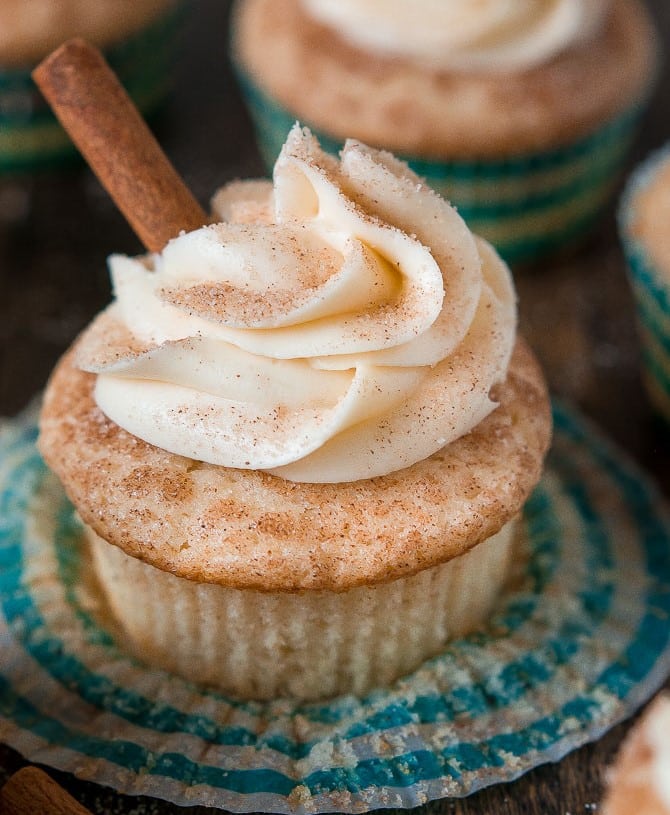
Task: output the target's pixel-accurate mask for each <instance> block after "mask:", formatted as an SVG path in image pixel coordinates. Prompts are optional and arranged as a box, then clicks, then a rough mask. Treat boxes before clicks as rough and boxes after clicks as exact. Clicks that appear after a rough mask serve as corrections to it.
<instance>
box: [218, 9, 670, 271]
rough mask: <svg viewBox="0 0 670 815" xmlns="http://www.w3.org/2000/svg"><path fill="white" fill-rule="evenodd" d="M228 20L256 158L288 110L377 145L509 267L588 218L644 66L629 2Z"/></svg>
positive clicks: (645, 86) (635, 102) (572, 232)
mask: <svg viewBox="0 0 670 815" xmlns="http://www.w3.org/2000/svg"><path fill="white" fill-rule="evenodd" d="M233 22H234V35H233V57H234V62H235V65H236V66H237V70H238V74H239V77H240V81H241V85H242V89H243V91H244V93H245V96H246V99H247V101H248V104H249V107H250V111H251V113H252V116H253V118H254V119H255V122H256V125H257V134H258V141H259V145H260V148H261V151H262V152H263V154H264V156H265V157H266V159H267V161H268V162H271V161H272V160H274V156H275V155H276V154H277V151H278V149H279V147H280V145H281V142H282V140H283V137H284V133H285V132H286V130H287V128H288V127H290V125H291V124H292V122H293V121H294V120H295V119H296V118H297V119H300V120H301V121H303V122H305V123H307V124H309V125H310V126H311V127H312V129H313V130H314V131H315V132H317V133H318V134H319V135H320V138H321V140H322V142H323V143H324V144H326V145H328V146H329V147H330V148H334V147H335V146H337V145H339V144H341V141H342V139H343V138H344V137H345V136H352V135H353V136H355V137H357V138H360V139H361V140H363V141H365V142H367V143H370V144H374V145H376V146H379V147H383V148H386V149H388V150H391V151H393V152H395V153H396V154H397V155H399V156H402V157H403V158H404V159H406V160H407V161H409V163H410V165H411V166H412V167H413V169H414V170H415V171H416V172H417V173H418V174H419V175H420V176H422V177H424V178H426V179H427V181H428V183H429V184H430V185H431V186H433V187H434V188H435V189H437V190H438V191H439V192H440V193H441V194H442V195H443V196H444V197H446V198H447V199H448V200H450V201H452V202H453V203H454V204H455V205H456V206H458V209H459V212H460V213H461V215H462V216H463V217H464V218H465V220H466V222H467V223H468V224H469V225H470V227H471V228H472V229H473V231H475V232H476V233H478V234H481V235H483V236H484V237H486V238H488V239H489V240H490V241H491V242H493V243H494V244H495V245H496V247H497V248H498V250H499V251H500V252H501V253H502V255H503V256H504V257H505V258H506V259H507V260H508V261H511V262H523V261H531V260H533V259H537V258H538V257H542V256H546V255H547V254H548V253H550V252H552V251H555V250H557V249H561V250H563V249H565V248H566V246H570V245H572V244H573V243H575V241H576V240H577V239H578V237H580V236H581V235H583V234H584V233H585V232H586V230H587V229H588V227H589V226H590V225H591V224H592V223H593V221H594V219H595V218H596V217H597V214H598V213H599V212H600V210H601V208H602V206H603V204H604V202H605V201H606V200H607V198H608V195H609V193H610V192H611V190H612V185H613V183H614V182H615V181H616V177H617V173H618V171H619V169H620V166H621V163H622V159H623V158H624V156H625V154H626V150H627V147H628V146H629V143H630V140H631V137H632V134H633V132H634V126H635V124H636V122H637V121H638V119H639V116H640V113H641V112H642V110H643V108H644V105H645V102H646V100H647V97H648V93H649V90H650V86H651V84H652V80H653V77H654V75H655V66H656V38H655V35H654V31H653V28H652V25H651V22H650V18H649V16H648V13H647V11H646V9H645V7H644V5H643V4H642V3H641V2H639V0H585V1H584V2H581V3H577V2H573V0H552V2H539V0H534V1H533V2H529V3H523V4H520V3H517V4H513V3H507V2H499V0H487V2H484V3H481V2H477V3H475V2H459V3H443V2H434V1H429V0H426V2H421V3H418V4H417V3H411V4H409V3H403V2H385V3H374V2H370V0H343V1H342V2H340V0H239V1H238V3H237V6H236V9H235V14H234V20H233Z"/></svg>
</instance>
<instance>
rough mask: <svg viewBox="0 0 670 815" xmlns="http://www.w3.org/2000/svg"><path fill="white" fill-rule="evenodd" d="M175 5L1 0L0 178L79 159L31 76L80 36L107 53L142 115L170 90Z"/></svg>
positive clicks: (147, 0) (162, 1)
mask: <svg viewBox="0 0 670 815" xmlns="http://www.w3.org/2000/svg"><path fill="white" fill-rule="evenodd" d="M178 5H179V3H178V0H114V2H113V3H110V2H107V0H31V2H30V3H26V2H25V0H3V2H2V3H1V4H0V173H13V172H22V171H29V170H34V169H37V168H39V167H44V166H52V165H55V164H59V163H61V162H63V161H64V160H68V159H73V158H75V156H76V155H77V154H76V151H75V150H74V148H73V146H72V142H71V141H70V139H69V137H68V136H67V135H66V134H65V132H64V131H63V130H62V129H61V127H60V125H59V124H58V123H57V122H56V119H55V118H54V116H53V114H52V113H51V110H50V109H49V106H48V105H47V104H46V102H45V101H44V99H43V98H42V96H41V95H40V93H39V91H38V90H37V88H36V86H35V84H34V83H33V81H32V79H31V76H30V73H31V71H32V69H33V67H34V66H35V65H36V64H37V63H38V62H39V61H40V60H41V59H42V57H44V56H46V54H48V53H49V51H51V50H53V49H54V48H56V47H57V46H59V45H60V44H61V43H62V42H63V41H65V40H67V39H69V38H71V37H76V36H81V37H84V38H86V39H87V40H90V41H91V42H92V43H94V44H95V45H97V46H99V47H100V48H103V49H104V50H105V54H106V56H107V59H108V60H109V62H110V64H111V65H112V66H113V68H114V70H115V71H116V72H117V74H118V76H119V78H120V79H121V81H122V82H123V83H124V85H125V86H126V88H127V90H128V91H129V93H130V94H131V96H132V97H133V99H134V100H135V102H136V104H137V105H138V106H139V107H140V108H141V109H142V111H143V112H144V113H145V114H146V115H149V114H151V113H153V112H154V111H155V110H156V109H157V108H158V107H159V106H160V104H161V103H162V102H163V101H164V99H165V97H166V94H167V91H168V89H169V82H170V75H171V69H172V64H173V50H174V49H173V46H174V42H175V35H176V31H177V22H178Z"/></svg>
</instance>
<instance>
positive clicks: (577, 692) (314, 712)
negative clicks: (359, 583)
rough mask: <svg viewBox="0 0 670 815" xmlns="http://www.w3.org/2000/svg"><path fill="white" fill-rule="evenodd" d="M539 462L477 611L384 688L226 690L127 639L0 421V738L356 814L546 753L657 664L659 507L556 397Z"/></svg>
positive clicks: (99, 770) (664, 575)
mask: <svg viewBox="0 0 670 815" xmlns="http://www.w3.org/2000/svg"><path fill="white" fill-rule="evenodd" d="M555 422H556V432H555V441H554V445H553V448H552V451H551V453H550V456H549V459H548V463H547V468H546V473H545V475H544V477H543V479H542V481H541V483H540V484H539V486H538V487H537V489H536V490H535V492H534V494H533V496H532V498H531V499H530V500H529V502H528V504H527V506H526V508H525V511H524V513H523V518H522V523H521V524H520V531H519V536H518V540H517V547H518V554H517V559H516V563H517V568H516V573H515V574H514V575H513V577H512V579H511V581H510V585H509V586H508V588H507V590H506V592H505V593H504V596H503V597H502V598H501V601H500V603H499V606H498V608H497V610H496V612H495V615H494V617H493V619H492V622H491V624H490V626H489V627H488V628H487V629H486V630H485V631H482V632H481V633H478V634H474V635H472V636H469V637H467V638H464V639H461V640H459V641H456V642H454V643H452V644H451V645H449V646H448V647H447V648H445V650H444V652H443V653H442V654H441V655H440V656H438V657H436V658H434V659H432V660H430V661H428V662H427V663H425V664H424V665H423V666H422V667H421V668H420V669H419V670H417V671H416V672H415V673H413V674H411V675H409V676H407V677H405V678H404V679H402V680H400V681H398V682H396V683H395V684H394V685H393V686H392V687H389V688H386V689H380V690H377V691H375V692H373V693H371V694H369V695H368V696H366V697H365V698H355V697H352V696H346V697H339V698H336V699H332V700H329V701H324V702H321V703H310V704H297V703H294V702H291V701H290V700H277V701H274V702H270V703H254V702H239V701H235V700H232V699H227V698H225V697H223V696H221V695H219V694H217V693H214V692H212V691H208V690H206V689H204V688H201V687H198V686H197V685H195V684H189V683H187V682H185V681H183V680H181V679H178V678H175V677H173V676H170V675H168V674H166V673H163V672H161V671H156V670H150V669H148V668H146V667H144V666H143V665H141V664H139V663H137V662H135V661H133V660H132V659H130V658H128V657H126V656H125V655H124V654H123V652H122V651H121V650H120V649H119V648H118V647H117V646H116V645H115V642H114V637H113V626H111V625H110V624H107V623H106V622H104V620H105V617H104V614H102V611H101V607H100V603H99V599H98V597H97V595H96V593H95V590H94V587H91V586H89V585H88V584H87V580H86V578H85V571H86V568H85V567H86V563H85V556H84V555H83V554H82V551H81V547H80V539H79V527H78V524H77V521H76V518H75V516H74V513H73V509H72V507H71V506H70V504H69V503H68V502H67V500H66V499H65V498H64V496H63V493H62V491H61V488H60V487H59V485H58V484H57V483H56V481H55V479H54V478H53V477H52V476H50V475H49V474H48V473H47V471H46V469H45V467H44V465H43V463H42V461H41V460H40V458H39V456H38V454H37V452H36V450H35V447H34V440H35V436H36V429H35V426H34V419H33V418H31V417H29V416H28V417H24V418H23V419H22V420H20V421H15V422H13V423H7V424H6V425H5V426H4V428H3V430H2V432H1V433H0V502H1V506H0V612H1V613H0V741H3V742H5V743H7V744H9V745H10V746H12V747H14V748H15V749H17V750H18V751H20V752H21V753H22V754H23V755H24V756H25V757H26V758H28V759H29V760H31V761H35V762H39V763H42V764H46V765H48V766H51V767H54V768H57V769H60V770H66V771H70V772H73V773H74V774H75V775H77V776H78V777H80V778H83V779H87V780H91V781H95V782H98V783H100V784H104V785H107V786H109V787H112V788H113V789H115V790H117V791H119V792H121V793H126V794H130V795H149V796H154V797H157V798H162V799H166V800H169V801H171V802H173V803H175V804H179V805H195V804H202V805H207V806H213V807H221V808H223V809H227V810H230V811H234V812H256V811H264V812H287V813H288V812H297V813H312V812H333V811H337V812H365V811H368V810H371V809H376V808H380V807H414V806H417V805H419V804H423V803H425V802H427V801H429V800H431V799H435V798H440V797H446V796H465V795H468V794H470V793H472V792H474V791H475V790H478V789H480V788H482V787H485V786H487V785H490V784H495V783H499V782H504V781H510V780H512V779H514V778H516V777H518V776H519V775H521V774H522V773H524V772H526V771H527V770H529V769H530V768H532V767H535V766H536V765H538V764H541V763H544V762H549V761H556V760H558V759H560V758H561V757H562V756H564V755H565V754H566V753H567V752H568V751H570V750H572V749H574V748H576V747H578V746H580V745H582V744H584V743H586V742H588V741H591V740H594V739H597V738H598V737H599V736H600V735H601V734H603V733H604V732H605V731H606V730H607V729H608V728H610V727H612V726H613V725H614V724H615V723H617V722H618V721H620V720H622V719H624V718H625V717H626V716H628V715H630V714H631V713H632V712H633V711H634V710H635V709H636V708H637V707H638V706H639V705H641V704H642V703H643V702H644V701H645V700H646V699H648V698H649V697H650V696H651V695H652V694H653V693H654V691H655V690H656V689H657V688H658V687H659V686H660V685H661V684H662V682H663V681H664V679H665V678H666V676H667V675H668V673H669V672H670V522H669V520H668V515H667V514H666V511H665V508H664V506H663V504H662V502H661V501H660V499H659V496H658V495H657V493H656V491H655V490H654V488H653V487H652V486H651V485H650V484H649V483H648V482H647V480H646V479H645V477H644V476H643V475H641V474H640V473H639V472H638V470H637V469H636V467H635V466H634V465H633V464H631V463H630V462H629V461H628V460H627V459H626V457H625V456H623V455H622V454H621V453H620V452H619V451H617V450H616V449H615V448H613V447H612V446H611V445H610V444H609V443H608V442H607V441H605V440H604V439H603V438H602V437H601V436H600V435H599V434H598V433H597V432H596V431H594V430H593V428H592V427H591V426H590V425H588V424H586V423H585V422H584V421H583V420H582V419H580V418H578V417H577V416H576V415H575V414H573V413H572V412H571V411H570V410H568V409H566V408H565V407H561V406H557V407H556V408H555Z"/></svg>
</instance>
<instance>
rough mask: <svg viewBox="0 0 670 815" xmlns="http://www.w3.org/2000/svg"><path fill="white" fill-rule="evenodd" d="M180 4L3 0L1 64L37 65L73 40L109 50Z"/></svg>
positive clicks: (0, 8) (116, 0)
mask: <svg viewBox="0 0 670 815" xmlns="http://www.w3.org/2000/svg"><path fill="white" fill-rule="evenodd" d="M174 3H175V0H113V2H110V1H109V0H3V2H2V3H0V63H1V64H2V65H3V66H4V67H12V66H21V65H27V64H32V63H34V62H35V61H37V60H38V59H40V58H41V57H43V56H44V55H45V54H47V53H49V51H51V50H53V49H54V48H56V47H58V46H59V45H60V44H61V43H62V42H64V41H65V40H67V39H70V38H71V37H84V38H85V39H88V40H90V41H91V42H93V43H95V44H96V45H98V46H102V47H104V46H107V45H109V44H111V43H114V42H116V41H118V40H120V39H122V38H123V37H124V36H125V35H126V34H128V33H131V32H133V31H136V30H138V29H139V28H142V27H143V26H144V25H146V24H147V23H148V22H150V21H151V20H152V19H154V18H155V17H157V16H158V15H159V14H160V13H161V12H162V11H163V10H165V9H166V8H168V7H170V6H172V5H174Z"/></svg>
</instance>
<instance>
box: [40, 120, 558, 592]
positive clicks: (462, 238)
mask: <svg viewBox="0 0 670 815" xmlns="http://www.w3.org/2000/svg"><path fill="white" fill-rule="evenodd" d="M215 209H216V211H217V213H218V215H217V217H218V218H219V219H221V218H223V219H224V220H223V221H220V222H219V223H216V224H212V225H209V226H206V227H204V228H202V229H197V230H195V231H193V232H191V233H188V234H184V235H182V236H180V237H179V238H177V239H175V240H174V241H172V242H171V243H170V244H169V245H168V246H167V247H166V249H165V251H164V252H162V253H161V255H160V256H151V257H146V258H143V259H140V260H133V259H130V258H125V257H124V258H121V257H117V258H114V259H112V263H111V265H112V272H113V277H114V285H115V294H116V299H115V301H114V303H113V304H112V305H111V306H110V307H109V309H108V310H107V311H105V312H103V314H102V315H101V316H100V317H98V318H97V319H96V320H95V322H94V323H93V324H92V326H91V328H90V329H89V330H88V331H87V332H85V333H84V335H83V336H82V337H81V338H80V340H79V341H78V342H77V344H76V345H75V347H74V348H73V349H72V350H71V351H70V352H69V353H68V354H67V355H66V356H65V357H64V358H63V359H62V360H61V362H60V363H59V365H58V366H57V368H56V370H55V371H54V374H53V376H52V378H51V380H50V382H49V385H48V387H47V390H46V392H45V398H44V404H43V409H42V413H41V417H40V439H39V447H40V451H41V452H42V454H43V455H44V458H45V460H46V461H47V463H48V464H49V466H50V467H51V468H52V470H53V471H54V472H55V473H56V474H57V475H58V476H59V478H60V480H61V482H62V484H63V486H64V487H65V490H66V492H67V493H68V495H69V497H70V499H71V500H72V502H73V503H74V505H75V506H76V508H77V510H78V512H79V515H80V516H81V518H82V519H83V521H84V522H85V523H86V524H88V525H89V526H90V527H91V528H92V529H93V531H94V532H95V533H96V534H98V535H99V536H100V537H102V538H104V539H105V540H106V541H108V542H110V543H112V544H115V545H117V546H119V547H120V548H121V549H123V550H124V551H125V552H126V553H127V554H129V555H131V556H132V557H137V558H140V559H141V560H144V561H146V562H148V563H150V564H152V565H154V566H156V567H158V568H160V569H163V570H165V571H171V572H174V573H176V574H179V575H181V576H182V577H185V578H189V579H194V580H198V581H205V582H211V583H218V584H221V585H227V586H234V587H237V588H246V589H258V590H267V591H291V592H292V591H302V590H305V589H310V590H315V589H327V590H330V591H345V590H347V589H349V588H353V587H354V586H359V585H372V584H375V583H381V582H385V581H388V580H392V579H397V578H399V577H402V576H405V575H411V574H415V573H417V572H419V571H421V570H423V569H427V568H430V567H432V566H435V565H437V564H440V563H444V562H445V561H447V560H450V559H451V558H453V557H456V556H458V555H460V554H462V553H464V552H466V551H468V550H469V549H470V548H472V547H473V546H476V545H477V544H478V543H480V542H481V541H483V540H485V539H486V538H488V537H490V536H491V535H493V534H495V533H496V532H498V531H499V530H500V529H501V528H502V526H503V525H504V524H505V523H507V522H508V521H509V520H511V519H512V518H514V517H515V516H516V514H517V513H518V511H519V510H520V508H521V507H522V505H523V503H524V501H525V500H526V498H527V497H528V495H529V493H530V491H531V489H532V488H533V487H534V486H535V484H536V483H537V481H538V479H539V475H540V472H541V468H542V462H543V459H544V455H545V452H546V449H547V446H548V444H549V439H550V434H551V417H550V410H549V402H548V396H547V391H546V385H545V383H544V379H543V377H542V374H541V372H540V370H539V367H538V365H537V363H536V362H535V360H534V358H533V356H532V354H531V353H530V351H529V350H528V348H527V347H526V346H525V344H524V343H523V341H521V340H520V339H518V338H516V336H515V334H516V332H515V327H516V310H515V296H514V290H513V287H512V284H511V279H510V275H509V272H508V270H507V268H506V266H505V265H504V264H503V263H502V261H501V260H500V259H499V257H498V256H497V255H496V253H495V252H494V251H493V250H492V249H491V247H490V246H489V245H488V244H486V243H485V242H484V241H481V240H479V239H477V238H475V237H474V236H473V235H472V234H471V233H470V232H469V230H468V229H467V227H466V225H465V224H464V222H463V220H462V219H461V218H460V216H459V215H458V214H457V213H456V211H455V210H454V209H453V208H452V207H450V206H449V205H448V204H447V203H446V202H445V201H443V200H442V199H440V198H439V196H437V195H436V194H434V193H433V192H431V191H430V190H429V189H427V188H426V186H425V185H424V184H423V183H422V182H421V181H420V180H419V179H418V178H417V177H416V176H415V175H414V174H413V173H411V172H410V171H409V170H408V168H407V167H406V165H404V164H402V163H401V162H398V161H397V160H395V159H394V158H393V157H392V156H390V155H389V154H387V153H383V152H379V151H376V150H371V149H369V148H367V147H365V146H364V145H362V144H360V143H358V142H349V143H347V145H346V147H345V149H344V151H343V152H342V156H341V160H340V161H338V160H337V159H335V158H334V157H332V156H328V155H326V154H324V153H323V152H322V151H321V149H320V148H319V146H318V144H317V143H316V141H315V140H314V139H313V138H312V136H311V135H310V134H309V133H308V132H306V131H303V130H301V129H300V128H299V127H296V128H294V129H293V131H292V132H291V134H290V136H289V138H288V141H287V143H286V145H285V147H284V150H283V151H282V153H281V155H280V157H279V160H278V162H277V166H276V169H275V175H274V184H271V183H270V182H258V181H256V182H236V183H234V184H232V185H229V186H228V187H226V188H224V190H223V191H221V192H220V193H219V194H218V195H217V196H216V199H215ZM145 436H146V438H144V437H145ZM171 448H172V449H171ZM213 462H215V463H213ZM373 476H374V477H373Z"/></svg>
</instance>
